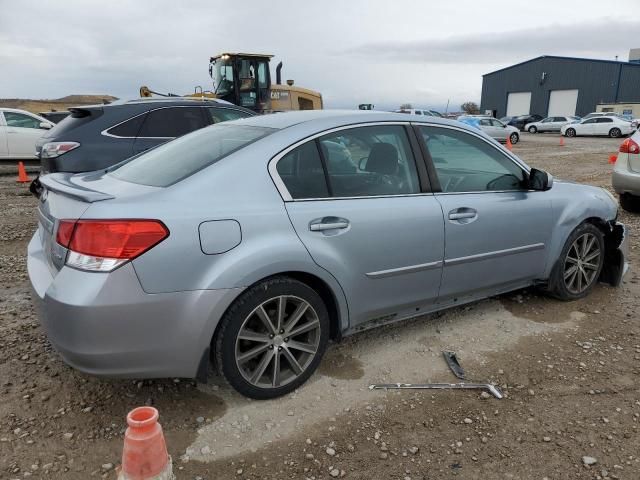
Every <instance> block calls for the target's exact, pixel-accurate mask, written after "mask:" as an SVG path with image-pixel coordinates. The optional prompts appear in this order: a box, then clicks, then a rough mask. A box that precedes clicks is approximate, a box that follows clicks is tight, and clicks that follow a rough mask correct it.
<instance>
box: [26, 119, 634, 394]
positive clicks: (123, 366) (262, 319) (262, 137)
mask: <svg viewBox="0 0 640 480" xmlns="http://www.w3.org/2000/svg"><path fill="white" fill-rule="evenodd" d="M41 183H42V186H43V190H41V191H40V194H39V209H38V213H39V226H38V231H37V232H36V234H35V235H34V237H33V239H32V240H31V242H30V244H29V252H28V271H29V277H30V279H31V283H32V286H33V289H34V291H35V295H34V298H36V299H37V301H38V303H39V304H40V305H41V307H42V322H43V324H44V327H45V329H46V331H47V334H48V336H49V339H50V341H51V343H52V344H53V345H54V346H55V348H56V349H57V350H58V351H59V352H60V354H61V355H62V357H63V358H64V359H65V360H66V361H67V362H68V363H69V364H70V365H72V366H74V367H76V368H78V369H80V370H82V371H85V372H89V373H92V374H97V375H107V376H116V377H138V378H139V377H195V378H200V379H202V378H206V371H207V366H208V364H209V362H210V360H213V361H214V362H215V363H216V365H217V367H218V368H219V370H220V371H221V373H222V375H224V377H225V378H226V379H227V381H228V382H229V383H230V384H231V385H232V386H233V387H234V388H236V389H237V390H238V391H240V392H241V393H243V394H244V395H247V396H250V397H254V398H270V397H275V396H278V395H282V394H284V393H287V392H291V391H292V390H293V389H294V388H296V387H298V386H299V385H301V384H302V383H303V382H304V381H305V380H306V379H307V378H309V376H310V375H311V374H312V373H313V371H314V370H315V369H316V367H317V366H318V364H319V362H320V360H321V358H322V355H323V353H324V351H325V349H326V348H327V342H328V341H329V339H339V338H340V337H342V336H344V335H349V334H352V333H354V332H357V331H360V330H363V329H366V328H369V327H373V326H376V325H381V324H385V323H389V322H395V321H399V320H404V319H408V318H411V317H415V316H418V315H422V314H424V313H427V312H433V311H436V310H441V309H444V308H448V307H452V306H455V305H460V304H464V303H467V302H472V301H474V300H478V299H482V298H485V297H488V296H491V295H496V294H499V293H502V292H507V291H510V290H514V289H519V288H522V287H527V286H530V285H540V286H542V287H544V288H546V289H547V290H548V291H550V292H551V293H552V294H553V295H555V296H557V297H559V298H561V299H565V300H571V299H576V298H581V297H583V296H585V295H586V294H587V293H588V292H589V291H590V290H591V289H592V288H593V286H594V284H595V283H596V282H597V281H598V280H601V281H606V282H608V283H611V284H613V285H617V284H618V283H619V282H620V279H621V276H622V275H623V273H624V271H625V269H626V261H625V258H626V257H625V256H626V249H627V240H626V239H627V237H626V234H625V228H624V226H623V225H622V224H620V223H617V222H616V216H617V205H616V202H615V200H614V199H613V197H612V196H611V195H610V194H609V193H607V192H606V191H605V190H603V189H601V188H596V187H590V186H585V185H578V184H574V183H565V182H561V181H553V179H552V178H551V177H550V176H549V175H548V174H546V173H545V172H543V171H540V170H536V169H530V168H529V167H527V165H525V164H524V163H523V162H522V161H521V160H520V159H519V158H518V157H516V156H514V155H513V154H512V153H510V152H509V151H507V150H506V149H504V148H503V147H501V146H500V145H499V144H498V143H497V142H496V141H494V140H492V139H491V138H489V137H488V136H487V135H486V134H484V133H483V132H481V131H480V130H478V129H476V128H473V127H468V126H465V125H463V124H461V123H459V122H455V121H450V120H444V119H439V118H435V117H427V118H425V117H420V118H419V117H415V116H413V115H411V116H408V115H404V114H394V113H385V112H358V111H355V112H342V111H305V112H291V113H281V114H277V115H266V116H259V117H253V118H249V119H243V120H237V121H232V122H225V123H222V124H219V125H214V126H211V127H207V128H204V129H202V130H199V131H196V132H194V133H191V134H188V135H185V136H184V137H181V138H179V139H177V140H174V141H171V142H169V143H167V144H164V145H162V146H159V147H157V148H155V149H153V150H151V151H149V152H147V153H144V154H142V155H140V156H138V157H136V158H134V159H132V160H130V161H129V162H127V163H125V164H123V165H121V166H119V167H117V166H116V167H112V168H111V169H109V170H107V171H106V172H105V171H99V172H94V173H84V174H76V175H72V174H69V173H54V174H50V175H45V176H43V177H42V178H41Z"/></svg>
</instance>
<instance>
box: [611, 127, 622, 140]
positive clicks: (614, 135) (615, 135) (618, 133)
mask: <svg viewBox="0 0 640 480" xmlns="http://www.w3.org/2000/svg"><path fill="white" fill-rule="evenodd" d="M609 136H610V137H611V138H620V137H621V136H622V130H620V129H619V128H612V129H611V130H609Z"/></svg>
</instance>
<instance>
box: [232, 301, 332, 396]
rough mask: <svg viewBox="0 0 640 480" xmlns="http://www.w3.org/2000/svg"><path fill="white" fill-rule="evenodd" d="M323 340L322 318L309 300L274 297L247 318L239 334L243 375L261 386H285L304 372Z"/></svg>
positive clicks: (239, 362) (237, 348)
mask: <svg viewBox="0 0 640 480" xmlns="http://www.w3.org/2000/svg"><path fill="white" fill-rule="evenodd" d="M319 344H320V321H319V319H318V315H317V313H316V311H315V310H314V309H313V307H312V306H311V305H310V304H309V303H308V302H307V301H305V300H303V299H301V298H299V297H294V296H288V295H281V296H279V297H274V298H271V299H269V300H267V301H265V302H263V303H261V304H260V305H258V307H256V308H255V309H254V310H253V311H252V312H251V313H250V314H249V315H247V317H246V318H245V320H244V322H243V323H242V326H241V327H240V330H239V332H238V336H237V338H236V346H235V358H236V365H237V367H238V370H239V371H240V373H241V374H242V377H243V378H244V379H245V380H246V381H248V382H249V383H251V384H252V385H254V386H256V387H260V388H278V387H282V386H284V385H286V384H288V383H290V382H292V381H293V380H295V379H296V378H298V377H299V376H300V375H302V374H303V373H304V372H305V371H306V369H307V368H308V366H309V365H310V364H311V362H312V361H313V359H314V358H315V356H316V354H317V352H318V347H319Z"/></svg>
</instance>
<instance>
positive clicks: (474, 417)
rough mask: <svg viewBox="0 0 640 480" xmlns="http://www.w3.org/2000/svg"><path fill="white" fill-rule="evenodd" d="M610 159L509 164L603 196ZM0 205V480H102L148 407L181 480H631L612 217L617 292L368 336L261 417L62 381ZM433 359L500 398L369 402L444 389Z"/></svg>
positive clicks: (519, 303) (528, 300) (82, 380)
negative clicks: (496, 390) (425, 386)
mask: <svg viewBox="0 0 640 480" xmlns="http://www.w3.org/2000/svg"><path fill="white" fill-rule="evenodd" d="M619 144H620V140H614V139H606V138H572V139H565V146H560V145H559V136H557V135H553V134H537V135H530V134H527V133H523V134H522V138H521V142H520V143H518V144H517V145H515V146H514V148H513V150H514V152H515V153H516V154H517V155H519V156H521V158H522V159H523V160H525V161H526V162H527V163H528V164H529V165H531V166H534V167H537V168H541V169H544V170H547V171H549V172H550V173H551V174H552V175H554V176H555V177H557V178H562V179H566V180H573V181H577V182H582V183H588V184H592V185H598V186H602V187H605V188H609V189H611V188H610V179H611V165H608V164H607V159H608V157H609V155H610V154H612V153H615V152H616V151H617V148H618V146H619ZM8 171H9V170H6V169H5V170H3V172H4V173H7V172H8ZM0 173H2V172H0ZM0 204H1V205H2V215H1V216H0V478H10V479H13V478H16V479H17V478H25V477H33V478H65V479H66V478H69V479H86V478H93V477H95V478H100V477H105V478H107V477H109V478H115V473H114V472H113V471H112V470H113V468H114V466H115V465H116V464H117V463H118V462H119V456H120V454H121V448H122V436H123V432H124V429H125V415H126V413H127V412H128V411H129V410H130V409H131V408H133V407H134V406H138V405H143V404H147V405H153V406H155V407H157V408H158V409H159V410H160V421H161V423H162V425H163V428H164V431H165V435H166V438H167V442H168V446H169V450H170V453H171V455H172V456H173V459H174V472H175V473H176V475H177V478H179V479H182V478H185V479H194V478H202V479H222V478H252V479H253V478H256V479H257V478H272V479H282V478H296V479H298V478H310V479H320V478H334V477H338V478H340V477H344V478H368V479H372V478H375V479H382V478H384V479H406V478H410V479H413V480H415V479H432V478H439V479H441V478H462V479H476V478H478V479H494V478H495V479H498V478H509V479H543V478H545V477H546V478H548V479H564V478H572V479H573V478H578V479H594V478H619V479H629V480H632V479H637V478H640V457H639V455H640V453H639V452H640V435H639V432H638V426H639V425H640V389H639V387H638V378H640V377H639V375H640V323H639V321H638V314H637V312H638V308H639V307H640V287H639V285H638V280H639V276H638V269H637V267H636V265H637V264H638V260H639V258H638V257H639V255H638V253H639V250H638V235H637V232H638V231H639V230H640V221H639V220H638V219H639V217H638V216H637V215H632V214H628V213H626V212H623V211H621V213H620V219H621V221H622V222H624V223H626V224H627V226H628V227H629V229H630V231H631V262H632V269H631V271H630V272H629V274H628V275H627V277H626V279H625V281H624V283H623V285H622V286H621V287H620V288H617V289H614V288H611V287H608V286H606V285H598V286H597V287H596V289H595V290H594V291H593V293H592V294H591V295H590V296H589V297H588V298H586V299H584V300H580V301H577V302H571V303H563V302H559V301H556V300H553V299H550V298H547V297H545V296H544V295H542V294H540V293H538V292H537V291H535V290H525V291H518V292H514V293H510V294H507V295H503V296H499V297H495V298H492V299H489V300H485V301H482V302H478V303H474V304H471V305H467V306H464V307H460V308H456V309H451V310H449V311H447V312H444V313H441V314H437V315H428V316H424V317H421V318H418V319H415V320H412V321H410V322H405V323H401V324H397V325H393V326H387V327H383V328H379V329H375V330H371V331H368V332H366V333H362V334H359V335H356V336H354V337H350V338H348V339H346V340H344V341H343V342H342V343H340V344H336V345H332V346H331V347H330V348H329V351H328V354H327V356H326V357H325V359H324V360H323V362H322V364H321V366H320V369H319V371H318V372H317V373H316V374H315V375H314V376H313V377H312V378H311V379H310V381H309V382H307V384H305V385H304V386H303V387H302V388H301V389H300V390H298V391H297V392H295V393H294V394H292V395H289V396H286V397H284V398H281V399H277V400H273V401H262V402H258V401H251V400H248V399H245V398H243V397H241V396H239V395H238V394H236V393H234V392H233V391H232V390H231V389H230V388H229V387H227V386H226V385H225V384H224V382H223V381H222V380H221V379H220V378H218V377H216V376H215V375H213V374H212V376H211V379H210V383H208V384H206V385H196V384H195V382H193V381H189V380H181V379H167V380H154V381H130V380H100V379H96V378H93V377H89V376H86V375H84V374H81V373H78V372H76V371H74V370H72V369H71V368H69V367H67V366H66V365H65V364H64V363H63V362H62V361H61V359H60V358H59V357H58V356H57V354H56V353H55V351H53V350H52V348H51V347H50V346H49V344H48V342H47V340H46V337H45V335H44V332H43V330H42V329H41V327H40V325H39V323H38V319H37V316H36V313H35V312H34V310H33V308H32V306H31V299H30V292H29V286H28V279H27V274H26V265H25V252H26V246H27V242H28V240H29V238H30V236H31V234H32V232H33V231H34V229H35V225H36V215H35V209H36V200H35V198H33V197H32V196H31V195H30V194H29V193H28V188H27V187H26V186H25V185H20V184H17V183H16V182H15V177H14V176H13V175H1V176H0ZM442 350H453V351H455V352H456V353H457V355H458V358H459V359H460V361H461V363H462V366H463V367H464V368H465V369H466V371H467V375H468V378H470V379H472V380H482V381H492V382H495V383H497V384H498V385H501V386H502V388H503V391H504V393H505V398H504V399H502V400H496V399H493V398H484V397H485V396H482V395H480V394H479V393H476V392H471V391H401V392H398V391H395V392H394V391H389V392H385V391H370V390H369V389H368V388H367V387H368V385H369V384H370V383H392V382H414V383H418V382H419V383H423V382H426V381H430V382H453V381H456V380H455V378H454V377H453V376H452V375H451V373H450V372H449V371H448V369H447V367H446V364H445V363H444V361H443V359H442V356H441V351H442ZM583 457H592V458H583ZM592 460H595V461H596V463H592ZM587 464H590V465H587Z"/></svg>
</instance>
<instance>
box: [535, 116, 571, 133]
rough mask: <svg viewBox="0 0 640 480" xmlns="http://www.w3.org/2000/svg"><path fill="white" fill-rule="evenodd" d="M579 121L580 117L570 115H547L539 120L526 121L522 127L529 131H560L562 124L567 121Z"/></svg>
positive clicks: (567, 122)
mask: <svg viewBox="0 0 640 480" xmlns="http://www.w3.org/2000/svg"><path fill="white" fill-rule="evenodd" d="M579 121H580V117H570V116H561V117H547V118H543V119H542V120H540V121H539V122H532V123H527V124H526V125H525V127H524V129H525V130H526V131H528V132H529V133H538V132H540V133H542V132H558V133H560V129H561V128H562V127H563V126H565V125H567V124H569V123H576V122H579Z"/></svg>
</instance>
